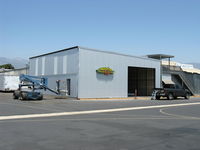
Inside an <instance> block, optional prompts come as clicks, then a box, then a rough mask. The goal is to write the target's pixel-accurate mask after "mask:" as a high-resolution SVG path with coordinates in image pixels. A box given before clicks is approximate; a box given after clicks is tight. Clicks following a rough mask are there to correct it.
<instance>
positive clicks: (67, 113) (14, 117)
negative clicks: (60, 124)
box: [0, 102, 200, 120]
mask: <svg viewBox="0 0 200 150" xmlns="http://www.w3.org/2000/svg"><path fill="white" fill-rule="evenodd" d="M190 105H200V102H198V103H184V104H171V105H156V106H155V105H154V106H143V107H128V108H116V109H104V110H88V111H75V112H59V113H46V114H28V115H12V116H0V120H13V119H29V118H47V117H58V116H72V115H84V114H96V113H108V112H119V111H129V110H143V109H153V108H167V107H178V106H190Z"/></svg>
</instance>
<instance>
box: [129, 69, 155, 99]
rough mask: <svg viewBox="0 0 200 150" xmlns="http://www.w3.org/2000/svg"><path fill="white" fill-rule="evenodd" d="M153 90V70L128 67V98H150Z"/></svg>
mask: <svg viewBox="0 0 200 150" xmlns="http://www.w3.org/2000/svg"><path fill="white" fill-rule="evenodd" d="M154 88H155V69H154V68H140V67H128V96H134V95H137V96H150V95H151V94H152V91H153V89H154Z"/></svg>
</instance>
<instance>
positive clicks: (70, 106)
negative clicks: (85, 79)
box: [0, 93, 200, 150]
mask: <svg viewBox="0 0 200 150" xmlns="http://www.w3.org/2000/svg"><path fill="white" fill-rule="evenodd" d="M199 102H200V99H198V98H194V99H190V100H183V99H179V100H174V101H167V100H164V101H147V100H117V101H113V100H112V101H78V100H65V99H60V100H59V99H56V100H43V101H19V100H12V96H11V94H2V93H1V94H0V117H1V116H8V115H26V114H40V113H41V114H44V113H45V114H46V113H55V112H56V113H60V112H74V111H88V110H102V109H115V108H127V107H129V108H130V107H134V108H136V107H148V106H158V105H171V104H190V103H199ZM199 124H200V105H199V104H197V105H185V106H177V107H164V108H152V109H139V110H128V111H115V112H104V113H103V112H102V113H92V114H77V115H70V116H54V117H45V118H40V117H38V118H26V119H12V120H1V121H0V149H3V150H22V149H29V150H38V149H40V150H55V149H56V150H66V149H70V150H94V149H95V150H111V149H112V150H132V149H140V150H145V149H148V150H155V149H162V150H169V149H170V150H171V149H172V150H178V149H181V150H188V149H191V150H199V148H200V143H199V140H200V126H199Z"/></svg>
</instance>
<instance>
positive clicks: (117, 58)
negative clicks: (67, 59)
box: [78, 48, 160, 98]
mask: <svg viewBox="0 0 200 150" xmlns="http://www.w3.org/2000/svg"><path fill="white" fill-rule="evenodd" d="M79 53H80V56H79V57H80V58H79V61H80V70H79V84H78V85H79V92H78V97H79V98H104V97H127V96H128V89H127V88H128V66H132V67H144V68H155V70H156V72H155V79H156V83H155V86H156V87H157V88H159V87H160V61H157V60H151V59H146V58H140V57H132V56H125V55H118V54H113V53H105V52H100V51H95V50H89V49H88V50H87V49H85V48H81V49H80V52H79ZM100 67H110V68H112V69H113V70H114V71H115V72H114V74H113V75H109V76H105V75H103V74H98V73H96V70H97V69H98V68H100Z"/></svg>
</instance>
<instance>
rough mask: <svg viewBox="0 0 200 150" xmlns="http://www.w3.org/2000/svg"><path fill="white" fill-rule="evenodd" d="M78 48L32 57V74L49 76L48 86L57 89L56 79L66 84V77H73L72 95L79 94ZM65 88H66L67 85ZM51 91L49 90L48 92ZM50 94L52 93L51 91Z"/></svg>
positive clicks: (30, 72)
mask: <svg viewBox="0 0 200 150" xmlns="http://www.w3.org/2000/svg"><path fill="white" fill-rule="evenodd" d="M78 59H79V54H78V48H74V49H70V50H67V51H61V52H59V53H52V54H49V55H44V56H43V55H42V56H41V57H33V58H30V69H29V74H30V75H36V76H45V77H48V86H49V87H50V88H52V89H56V80H61V82H63V84H65V82H66V79H71V89H72V90H71V95H70V96H71V97H77V95H78V92H77V91H78V72H79V60H78ZM63 88H65V89H64V90H66V87H63ZM47 93H49V92H47ZM49 94H50V93H49Z"/></svg>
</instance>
